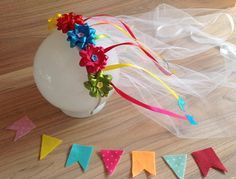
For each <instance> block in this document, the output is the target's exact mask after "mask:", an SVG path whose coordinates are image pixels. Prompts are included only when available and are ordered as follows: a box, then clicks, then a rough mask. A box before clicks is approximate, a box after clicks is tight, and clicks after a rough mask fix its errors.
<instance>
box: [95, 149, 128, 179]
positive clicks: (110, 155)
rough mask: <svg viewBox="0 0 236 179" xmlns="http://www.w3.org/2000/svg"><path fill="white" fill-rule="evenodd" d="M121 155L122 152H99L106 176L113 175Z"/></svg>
mask: <svg viewBox="0 0 236 179" xmlns="http://www.w3.org/2000/svg"><path fill="white" fill-rule="evenodd" d="M123 153H124V151H123V150H107V149H105V150H101V151H100V152H99V154H100V156H101V159H102V161H103V164H104V166H105V168H106V171H107V173H108V175H110V176H111V175H112V174H113V172H114V171H115V169H116V167H117V165H118V162H119V160H120V157H121V156H122V154H123Z"/></svg>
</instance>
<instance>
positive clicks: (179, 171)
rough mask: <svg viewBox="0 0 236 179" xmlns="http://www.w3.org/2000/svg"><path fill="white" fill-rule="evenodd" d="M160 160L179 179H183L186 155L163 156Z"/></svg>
mask: <svg viewBox="0 0 236 179" xmlns="http://www.w3.org/2000/svg"><path fill="white" fill-rule="evenodd" d="M162 158H163V159H164V160H165V162H166V163H167V164H168V165H169V167H170V168H171V169H172V170H173V172H174V173H175V174H176V176H177V177H178V178H179V179H184V175H185V169H186V163H187V154H177V155H165V156H163V157H162Z"/></svg>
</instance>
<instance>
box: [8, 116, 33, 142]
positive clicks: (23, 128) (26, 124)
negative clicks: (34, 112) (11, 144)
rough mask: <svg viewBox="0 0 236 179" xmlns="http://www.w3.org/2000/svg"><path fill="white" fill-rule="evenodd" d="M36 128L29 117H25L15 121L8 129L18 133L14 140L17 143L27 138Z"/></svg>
mask: <svg viewBox="0 0 236 179" xmlns="http://www.w3.org/2000/svg"><path fill="white" fill-rule="evenodd" d="M35 127H36V126H35V124H34V123H33V122H32V121H31V120H30V119H29V118H28V116H24V117H22V118H20V119H19V120H17V121H15V122H14V123H13V124H11V125H10V126H8V127H7V128H6V129H9V130H15V131H16V135H15V138H14V141H16V140H18V139H20V138H21V137H23V136H25V135H26V134H28V133H29V132H30V131H31V130H33V129H34V128H35Z"/></svg>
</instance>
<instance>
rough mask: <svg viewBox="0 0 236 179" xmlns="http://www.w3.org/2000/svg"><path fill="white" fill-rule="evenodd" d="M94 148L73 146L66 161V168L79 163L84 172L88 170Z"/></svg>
mask: <svg viewBox="0 0 236 179" xmlns="http://www.w3.org/2000/svg"><path fill="white" fill-rule="evenodd" d="M93 149H94V147H93V146H86V145H80V144H72V147H71V150H70V154H69V156H68V158H67V161H66V167H69V166H71V165H73V164H74V163H76V162H78V163H79V164H80V166H81V167H82V169H83V170H84V171H87V170H88V166H89V163H90V159H91V156H92V153H93Z"/></svg>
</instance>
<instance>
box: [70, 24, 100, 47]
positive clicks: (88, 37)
mask: <svg viewBox="0 0 236 179" xmlns="http://www.w3.org/2000/svg"><path fill="white" fill-rule="evenodd" d="M67 35H68V38H67V41H70V47H71V48H73V47H75V46H77V47H79V48H80V49H85V48H86V47H87V45H88V44H94V45H95V38H96V30H95V29H93V28H91V27H89V26H88V24H87V23H86V24H84V25H80V24H75V29H74V30H70V31H68V32H67Z"/></svg>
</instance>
